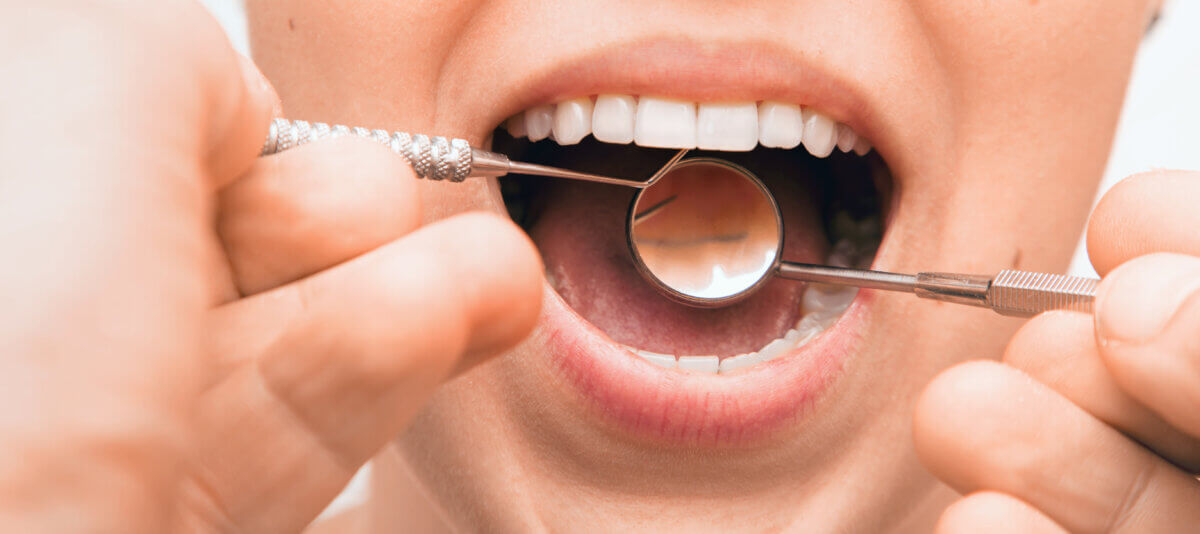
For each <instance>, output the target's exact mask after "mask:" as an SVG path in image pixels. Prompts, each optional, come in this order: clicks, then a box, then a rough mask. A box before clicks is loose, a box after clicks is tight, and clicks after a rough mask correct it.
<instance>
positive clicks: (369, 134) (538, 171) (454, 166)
mask: <svg viewBox="0 0 1200 534" xmlns="http://www.w3.org/2000/svg"><path fill="white" fill-rule="evenodd" d="M335 137H364V138H367V139H372V140H374V141H377V142H379V143H380V144H382V145H384V146H386V147H388V148H390V149H391V150H392V151H393V152H396V153H397V154H400V155H401V156H404V159H405V160H407V161H408V163H409V165H411V166H412V169H413V172H415V173H416V174H417V178H424V179H428V180H437V181H450V182H461V181H463V180H466V179H467V178H474V177H494V176H503V175H505V174H508V173H518V174H527V175H531V176H547V177H551V178H567V179H570V180H583V181H586V182H597V183H602V184H612V185H623V186H627V187H634V188H638V189H641V188H644V187H649V186H650V185H652V184H653V183H654V182H655V181H656V180H657V178H658V177H657V176H656V177H654V178H651V179H650V180H629V179H625V178H614V177H611V176H601V175H598V174H590V173H586V172H576V171H572V170H568V169H560V168H557V167H548V166H545V165H537V164H533V163H523V162H520V161H512V160H510V159H508V156H505V155H504V154H497V153H495V152H489V151H487V150H480V149H478V148H472V147H471V145H470V144H469V143H467V142H466V141H465V140H463V139H448V138H445V137H429V136H425V135H421V134H408V133H404V132H388V131H386V130H368V129H366V128H351V127H347V126H336V125H335V126H330V125H328V124H325V123H321V122H314V123H309V122H305V121H293V120H288V119H275V120H274V121H272V122H271V130H270V132H268V134H267V140H266V142H265V143H263V148H262V153H261V155H262V156H269V155H271V154H277V153H279V152H283V151H284V150H288V149H291V148H296V147H298V146H300V145H304V144H307V143H311V142H313V141H319V140H321V139H331V138H335ZM683 154H684V153H683V152H681V153H679V154H676V155H675V157H674V158H673V159H672V160H671V161H670V162H668V164H667V165H666V166H664V167H663V168H664V169H668V168H670V167H671V165H673V164H674V163H675V162H677V161H679V159H680V158H682V157H683Z"/></svg>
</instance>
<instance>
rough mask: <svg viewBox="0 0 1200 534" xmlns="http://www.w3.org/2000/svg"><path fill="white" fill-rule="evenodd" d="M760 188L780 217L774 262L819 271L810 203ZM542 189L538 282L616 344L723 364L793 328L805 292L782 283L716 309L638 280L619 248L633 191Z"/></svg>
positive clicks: (784, 184) (536, 228)
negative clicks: (719, 359) (541, 276)
mask: <svg viewBox="0 0 1200 534" xmlns="http://www.w3.org/2000/svg"><path fill="white" fill-rule="evenodd" d="M679 172H683V171H679ZM766 181H767V184H768V186H770V188H771V190H772V191H773V192H774V194H775V196H776V200H777V201H778V202H779V204H780V207H781V209H782V211H783V220H784V228H785V229H786V234H787V239H786V242H785V248H784V254H783V257H784V258H785V259H788V260H792V261H800V262H809V263H819V262H821V261H822V260H823V259H824V257H825V252H826V250H827V249H828V245H827V240H826V238H825V234H824V231H823V230H822V227H821V223H820V218H819V216H818V211H817V209H816V202H815V200H814V199H813V195H812V194H810V193H809V192H808V188H807V187H805V186H804V185H802V184H801V180H798V179H797V178H796V177H776V179H767V180H766ZM542 187H543V190H544V191H543V196H542V197H541V198H540V199H539V203H540V204H541V205H542V206H543V209H542V211H541V213H540V216H539V217H538V218H537V221H536V222H535V223H534V225H533V227H532V228H530V235H531V236H532V237H533V240H534V242H535V243H537V246H538V248H539V249H540V250H541V253H542V256H543V259H544V260H545V262H546V273H547V277H548V278H549V280H550V283H551V285H552V286H553V287H554V288H555V290H557V291H558V293H559V295H561V296H562V298H563V299H564V300H565V301H566V302H567V304H569V305H570V306H571V307H572V308H573V309H574V310H575V311H576V312H577V313H579V314H580V315H581V316H583V318H585V319H587V320H588V321H589V322H591V323H592V324H594V325H596V327H597V328H600V329H601V330H603V331H604V332H605V333H607V334H608V335H609V336H610V337H611V338H612V339H614V340H615V341H617V342H620V343H623V344H625V345H628V346H631V347H634V348H638V349H642V350H648V351H651V352H658V353H663V354H674V355H717V356H731V355H735V354H741V353H746V352H752V351H756V350H758V349H760V348H762V347H763V345H766V344H767V343H768V342H770V341H771V340H773V339H776V338H779V337H782V336H783V335H784V334H786V333H787V331H788V330H789V329H791V328H792V327H793V326H794V325H795V324H796V321H797V320H798V319H799V318H800V316H799V315H800V296H801V293H802V292H803V291H804V285H803V284H801V283H797V282H793V281H790V280H784V279H781V278H775V279H773V280H771V281H770V282H768V283H767V284H766V285H765V286H764V287H763V288H762V289H761V290H759V291H758V292H757V293H755V294H754V295H752V296H750V297H749V298H747V299H746V300H743V301H741V302H739V303H737V304H734V305H732V306H728V307H725V308H720V309H701V308H693V307H689V306H685V305H682V304H679V303H676V302H675V301H673V300H670V299H668V298H667V297H665V296H663V295H662V294H660V293H659V292H658V291H657V290H656V289H655V287H654V286H652V285H650V284H649V283H647V282H646V281H645V280H644V279H643V278H642V276H641V275H640V274H639V273H638V271H637V269H636V268H635V267H634V264H633V258H632V256H631V255H630V252H629V248H628V245H627V244H626V239H625V226H624V225H625V215H626V210H627V209H628V207H629V202H630V200H631V199H632V197H633V193H634V192H633V190H631V189H629V188H625V187H619V186H606V185H598V184H588V183H582V182H567V181H554V182H553V183H550V181H547V182H545V185H543V186H542Z"/></svg>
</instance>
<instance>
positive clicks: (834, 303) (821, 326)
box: [625, 221, 879, 374]
mask: <svg viewBox="0 0 1200 534" xmlns="http://www.w3.org/2000/svg"><path fill="white" fill-rule="evenodd" d="M874 225H876V227H877V225H878V222H875V223H874ZM870 227H871V223H870V222H869V221H867V222H860V223H858V225H857V226H856V227H855V228H854V229H855V230H857V231H855V232H852V233H851V232H847V233H846V234H849V235H847V236H846V237H843V238H842V239H840V240H838V242H837V243H836V244H835V245H834V246H833V248H832V251H831V252H830V255H829V259H828V260H827V262H826V263H828V264H829V265H837V266H844V267H851V266H854V267H859V268H865V267H868V266H869V265H870V262H871V261H872V260H873V259H874V257H875V250H876V249H877V248H878V246H879V238H878V232H877V231H872V230H870ZM836 230H837V229H835V233H837V234H838V235H846V234H843V233H841V232H836ZM856 295H858V288H854V287H840V286H829V285H824V284H812V285H810V286H809V288H808V289H807V290H805V291H804V297H803V298H802V300H801V308H800V309H801V312H802V316H801V318H800V320H799V321H797V322H796V326H794V327H792V329H791V330H788V332H787V334H784V336H783V337H781V338H779V339H776V340H774V341H771V342H770V343H767V344H766V345H765V346H763V348H761V349H759V350H757V351H755V352H751V353H746V354H738V355H736V356H729V357H725V358H720V357H717V356H674V355H671V354H659V353H655V352H649V351H644V350H639V349H636V348H633V347H628V346H626V347H625V348H626V349H627V350H629V351H630V352H632V353H634V354H637V355H638V356H640V357H642V359H644V360H646V361H647V362H650V363H652V364H654V365H657V366H659V367H666V368H668V369H682V370H685V371H693V372H699V373H707V374H718V373H719V374H727V373H732V372H733V371H736V370H738V369H743V368H746V367H750V366H753V365H758V364H760V363H764V362H768V361H771V360H774V359H775V358H778V357H780V356H782V355H784V354H788V353H790V352H792V351H794V350H795V349H797V348H799V347H802V346H804V345H805V344H807V343H808V342H809V341H811V340H812V339H813V338H816V337H817V336H818V335H819V334H820V333H821V332H824V331H825V330H826V329H828V328H829V327H830V326H832V325H833V324H834V323H836V322H837V320H838V318H840V317H841V316H842V313H843V312H845V311H846V310H847V309H848V308H849V307H850V304H851V303H852V302H853V301H854V297H855V296H856Z"/></svg>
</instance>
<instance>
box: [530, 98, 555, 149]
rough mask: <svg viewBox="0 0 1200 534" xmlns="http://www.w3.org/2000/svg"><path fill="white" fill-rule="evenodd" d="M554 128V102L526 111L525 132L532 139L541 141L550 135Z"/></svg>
mask: <svg viewBox="0 0 1200 534" xmlns="http://www.w3.org/2000/svg"><path fill="white" fill-rule="evenodd" d="M553 128H554V104H546V105H544V106H538V107H536V108H533V109H530V110H528V111H526V112H525V132H526V133H528V134H529V140H530V141H541V140H542V139H545V138H547V137H550V132H551V130H553Z"/></svg>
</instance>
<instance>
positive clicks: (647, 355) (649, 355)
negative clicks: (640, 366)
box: [633, 350, 675, 369]
mask: <svg viewBox="0 0 1200 534" xmlns="http://www.w3.org/2000/svg"><path fill="white" fill-rule="evenodd" d="M633 352H634V353H635V354H637V355H638V356H641V357H642V359H644V360H646V361H648V362H650V363H652V364H654V365H657V366H659V367H666V368H667V369H674V368H675V357H674V356H672V355H670V354H659V353H657V352H650V351H648V350H635V351H633Z"/></svg>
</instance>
